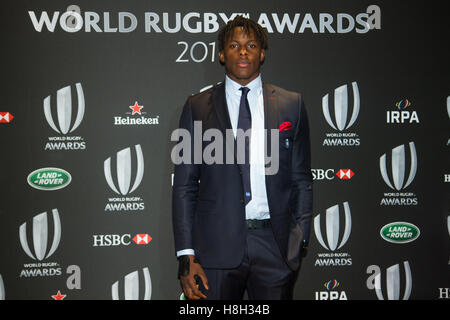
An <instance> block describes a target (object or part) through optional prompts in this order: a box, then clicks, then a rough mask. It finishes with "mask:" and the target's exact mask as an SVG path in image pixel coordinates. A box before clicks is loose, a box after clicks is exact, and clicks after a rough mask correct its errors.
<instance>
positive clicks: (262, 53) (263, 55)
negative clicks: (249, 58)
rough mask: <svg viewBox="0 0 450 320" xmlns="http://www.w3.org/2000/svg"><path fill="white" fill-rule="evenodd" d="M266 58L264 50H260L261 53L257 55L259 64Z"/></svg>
mask: <svg viewBox="0 0 450 320" xmlns="http://www.w3.org/2000/svg"><path fill="white" fill-rule="evenodd" d="M265 57H266V50H264V49H261V53H260V54H259V62H261V63H263V62H264V59H265Z"/></svg>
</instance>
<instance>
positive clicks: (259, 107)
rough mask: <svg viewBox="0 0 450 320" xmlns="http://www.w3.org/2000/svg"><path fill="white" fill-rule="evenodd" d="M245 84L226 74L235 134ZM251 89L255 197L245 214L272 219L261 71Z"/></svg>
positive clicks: (252, 183) (229, 105) (251, 163)
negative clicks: (266, 166)
mask: <svg viewBox="0 0 450 320" xmlns="http://www.w3.org/2000/svg"><path fill="white" fill-rule="evenodd" d="M241 87H242V85H240V84H239V83H237V82H235V81H233V80H231V79H230V78H229V77H228V76H226V77H225V96H226V101H227V107H228V114H229V116H230V121H231V127H232V129H233V133H234V137H235V138H236V132H237V126H238V119H239V105H240V102H241V96H242V91H241V90H239V89H240V88H241ZM246 87H247V88H249V89H250V91H249V92H248V94H247V100H248V104H249V106H250V113H251V116H252V134H251V137H250V141H251V143H250V188H251V192H252V199H251V200H250V202H249V203H247V205H246V206H245V218H246V219H247V220H249V219H257V220H261V219H269V218H270V215H269V204H268V201H267V192H266V180H265V179H266V178H265V168H264V156H265V154H264V98H263V86H262V81H261V74H260V75H259V76H258V77H257V78H256V79H254V80H253V81H251V82H250V83H248V84H247V85H246ZM186 254H190V255H194V254H195V252H194V250H193V249H185V250H180V251H178V252H177V256H178V257H179V256H181V255H186Z"/></svg>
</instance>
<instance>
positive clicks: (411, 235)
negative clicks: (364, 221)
mask: <svg viewBox="0 0 450 320" xmlns="http://www.w3.org/2000/svg"><path fill="white" fill-rule="evenodd" d="M380 235H381V237H382V238H383V239H384V240H386V241H388V242H392V243H408V242H412V241H414V240H416V239H417V238H418V237H419V235H420V230H419V228H418V227H416V226H415V225H413V224H412V223H408V222H392V223H389V224H387V225H385V226H384V227H383V228H381V231H380Z"/></svg>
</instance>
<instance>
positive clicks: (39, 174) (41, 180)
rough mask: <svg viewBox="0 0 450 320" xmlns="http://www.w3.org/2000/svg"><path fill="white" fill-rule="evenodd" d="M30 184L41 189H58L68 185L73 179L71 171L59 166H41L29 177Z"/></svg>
mask: <svg viewBox="0 0 450 320" xmlns="http://www.w3.org/2000/svg"><path fill="white" fill-rule="evenodd" d="M27 181H28V184H29V185H30V186H32V187H33V188H36V189H39V190H46V191H52V190H58V189H62V188H64V187H66V186H67V185H68V184H69V183H70V182H71V181H72V176H71V175H70V173H68V172H67V171H65V170H63V169H58V168H41V169H37V170H35V171H33V172H32V173H30V174H29V175H28V177H27Z"/></svg>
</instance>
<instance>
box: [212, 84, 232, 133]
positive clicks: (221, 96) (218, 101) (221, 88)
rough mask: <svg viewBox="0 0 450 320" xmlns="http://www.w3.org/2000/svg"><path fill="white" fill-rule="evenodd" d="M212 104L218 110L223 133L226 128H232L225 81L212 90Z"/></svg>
mask: <svg viewBox="0 0 450 320" xmlns="http://www.w3.org/2000/svg"><path fill="white" fill-rule="evenodd" d="M212 104H213V107H214V110H215V111H216V115H217V119H218V120H219V124H220V126H221V129H222V130H223V133H224V134H225V130H226V129H231V121H230V115H229V114H228V107H227V100H226V98H225V82H222V83H221V84H219V85H217V87H216V88H215V89H214V90H213V92H212Z"/></svg>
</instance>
